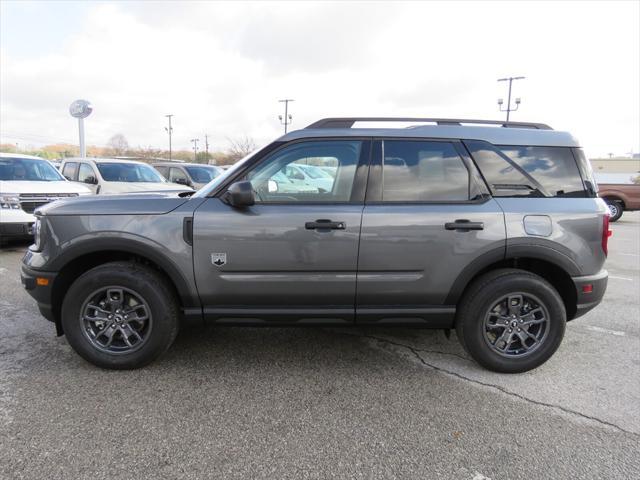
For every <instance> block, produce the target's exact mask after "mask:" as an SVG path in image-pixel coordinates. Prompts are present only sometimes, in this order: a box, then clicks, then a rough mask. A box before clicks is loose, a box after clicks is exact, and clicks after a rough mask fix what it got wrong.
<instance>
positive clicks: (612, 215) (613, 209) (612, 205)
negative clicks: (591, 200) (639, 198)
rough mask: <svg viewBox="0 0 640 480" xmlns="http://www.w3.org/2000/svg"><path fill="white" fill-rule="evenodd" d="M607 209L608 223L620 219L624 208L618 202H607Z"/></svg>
mask: <svg viewBox="0 0 640 480" xmlns="http://www.w3.org/2000/svg"><path fill="white" fill-rule="evenodd" d="M606 202H607V207H609V221H610V222H615V221H617V220H619V219H620V217H621V216H622V214H623V213H624V207H623V206H622V202H620V201H619V200H607V201H606Z"/></svg>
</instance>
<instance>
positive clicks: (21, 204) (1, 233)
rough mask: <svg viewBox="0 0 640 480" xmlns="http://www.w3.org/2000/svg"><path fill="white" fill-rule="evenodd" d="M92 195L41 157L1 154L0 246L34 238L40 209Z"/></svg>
mask: <svg viewBox="0 0 640 480" xmlns="http://www.w3.org/2000/svg"><path fill="white" fill-rule="evenodd" d="M90 193H91V191H90V190H89V189H88V188H86V187H84V186H82V185H77V184H74V183H72V182H68V181H67V180H65V178H64V177H63V176H62V175H60V173H59V172H58V171H57V170H56V169H55V168H54V167H53V165H51V163H49V162H48V161H47V160H43V159H42V158H40V157H32V156H29V155H20V154H17V153H0V243H4V242H5V241H6V240H8V239H9V238H29V236H31V235H33V224H34V222H35V220H36V219H35V217H34V216H33V212H34V210H35V209H36V208H38V207H40V206H42V205H45V204H46V203H49V202H52V201H54V200H58V199H59V198H68V197H77V196H78V195H88V194H90Z"/></svg>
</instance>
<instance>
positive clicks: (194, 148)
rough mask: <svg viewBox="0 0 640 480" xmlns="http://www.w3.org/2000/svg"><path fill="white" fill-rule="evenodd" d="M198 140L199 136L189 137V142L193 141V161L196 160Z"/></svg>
mask: <svg viewBox="0 0 640 480" xmlns="http://www.w3.org/2000/svg"><path fill="white" fill-rule="evenodd" d="M199 141H200V139H199V138H192V139H191V143H193V160H194V161H195V162H197V161H198V142H199Z"/></svg>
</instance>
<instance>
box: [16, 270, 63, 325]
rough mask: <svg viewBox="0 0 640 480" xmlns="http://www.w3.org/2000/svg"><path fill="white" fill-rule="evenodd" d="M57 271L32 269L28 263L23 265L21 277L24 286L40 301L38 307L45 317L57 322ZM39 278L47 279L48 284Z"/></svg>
mask: <svg viewBox="0 0 640 480" xmlns="http://www.w3.org/2000/svg"><path fill="white" fill-rule="evenodd" d="M56 275H57V274H56V273H52V272H41V271H38V270H32V269H31V268H29V267H27V266H26V265H24V264H23V265H22V269H21V271H20V279H21V281H22V286H23V287H24V288H25V290H26V291H27V293H28V294H29V295H31V296H32V297H33V298H34V299H35V300H36V302H38V309H39V310H40V313H41V314H42V316H43V317H44V318H46V319H47V320H49V321H51V322H55V321H56V319H55V315H54V313H53V307H52V304H53V295H52V294H53V281H54V280H55V278H56ZM38 279H46V280H47V282H46V283H47V284H46V285H44V284H43V283H44V281H43V280H40V282H38Z"/></svg>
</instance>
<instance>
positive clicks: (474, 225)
mask: <svg viewBox="0 0 640 480" xmlns="http://www.w3.org/2000/svg"><path fill="white" fill-rule="evenodd" d="M444 228H445V229H446V230H455V231H458V232H464V231H468V230H484V223H483V222H471V221H469V220H456V221H455V222H447V223H445V224H444Z"/></svg>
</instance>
